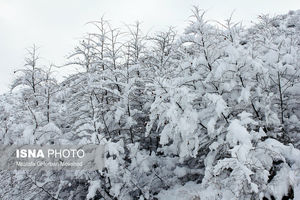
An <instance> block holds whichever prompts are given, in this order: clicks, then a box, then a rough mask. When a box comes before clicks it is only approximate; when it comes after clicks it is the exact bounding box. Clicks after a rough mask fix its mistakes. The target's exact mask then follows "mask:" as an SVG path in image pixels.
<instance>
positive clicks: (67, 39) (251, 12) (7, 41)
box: [0, 0, 300, 93]
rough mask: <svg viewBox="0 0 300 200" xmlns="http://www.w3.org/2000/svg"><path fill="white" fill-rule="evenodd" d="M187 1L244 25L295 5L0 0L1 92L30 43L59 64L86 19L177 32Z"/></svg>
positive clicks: (297, 0)
mask: <svg viewBox="0 0 300 200" xmlns="http://www.w3.org/2000/svg"><path fill="white" fill-rule="evenodd" d="M192 5H198V6H199V7H200V8H203V9H205V10H208V12H207V18H208V19H215V20H219V21H222V20H224V19H227V18H228V17H229V16H230V14H231V12H232V11H235V13H234V19H235V20H236V21H243V23H244V24H246V25H249V24H251V21H257V16H258V15H259V14H262V13H270V14H271V15H275V14H283V13H286V12H288V11H289V10H296V9H300V0H247V1H242V0H226V1H221V0H0V93H3V92H5V91H7V88H8V85H9V83H10V81H11V80H12V78H13V71H14V70H15V69H17V68H20V67H22V66H23V65H24V56H25V53H26V51H25V48H26V47H29V46H31V45H32V44H33V43H35V44H37V45H38V46H39V47H40V56H41V57H42V58H43V63H51V62H52V63H55V64H57V65H59V64H62V63H63V62H64V57H65V56H66V55H67V54H68V53H70V52H71V51H72V49H73V47H74V46H75V44H76V42H77V40H78V39H79V38H80V37H81V36H82V35H83V34H84V33H85V32H86V31H87V29H88V27H87V26H86V25H85V23H86V22H88V21H91V20H97V19H100V17H101V16H102V15H103V14H104V15H105V17H106V18H107V19H110V20H111V22H112V23H113V25H115V26H119V25H120V24H122V23H129V24H131V23H133V22H135V21H136V20H140V21H142V22H143V26H144V30H145V31H146V32H147V31H148V30H150V29H151V30H152V31H157V30H161V29H163V28H165V27H167V26H170V25H172V26H176V27H178V30H179V31H182V29H183V28H184V27H185V25H186V24H187V19H188V17H189V16H190V15H191V12H190V10H191V8H192ZM65 70H68V69H65Z"/></svg>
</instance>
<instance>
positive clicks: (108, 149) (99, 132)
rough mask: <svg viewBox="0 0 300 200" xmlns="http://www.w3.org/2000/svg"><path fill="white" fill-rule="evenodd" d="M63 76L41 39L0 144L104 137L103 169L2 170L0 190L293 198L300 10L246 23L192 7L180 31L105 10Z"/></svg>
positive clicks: (185, 198)
mask: <svg viewBox="0 0 300 200" xmlns="http://www.w3.org/2000/svg"><path fill="white" fill-rule="evenodd" d="M89 24H90V26H93V27H94V29H93V30H95V31H93V32H90V33H87V34H86V36H85V37H84V39H82V40H80V42H79V44H78V46H77V47H76V48H75V49H74V51H73V52H72V53H71V54H70V55H68V58H67V60H66V62H65V63H66V64H65V65H68V66H76V67H77V68H78V67H79V68H80V70H78V72H77V73H73V74H72V75H68V76H66V78H65V79H64V80H63V81H61V82H58V81H57V80H56V78H55V77H54V75H53V72H54V71H57V70H59V67H57V66H48V67H47V66H46V67H42V66H41V65H40V62H39V61H40V60H39V51H38V48H37V47H36V46H33V47H32V48H30V49H28V56H27V57H26V58H25V66H24V67H23V68H20V69H19V70H17V71H15V76H16V78H15V80H14V81H13V83H12V84H11V92H9V93H5V94H3V95H1V96H0V122H1V123H0V143H1V144H6V145H8V144H9V145H12V144H56V145H60V144H61V145H62V144H78V145H79V144H80V145H82V144H102V145H104V146H105V168H104V169H102V170H98V171H72V170H69V171H63V170H60V171H54V170H48V171H38V170H31V171H30V170H28V171H24V170H21V171H13V170H2V171H0V180H1V181H0V199H3V200H7V199H9V200H11V199H16V200H19V199H20V200H21V199H38V200H40V199H69V200H76V199H94V200H96V199H105V200H106V199H119V200H130V199H134V200H146V199H147V200H152V199H153V200H154V199H158V200H161V199H162V200H164V199H182V200H214V199H225V200H235V199H236V200H241V199H251V200H257V199H260V200H274V199H275V200H281V199H300V150H299V149H300V121H299V119H300V11H290V12H289V13H288V14H286V15H278V16H275V17H270V16H268V15H261V16H259V17H258V22H257V23H256V24H253V25H252V26H251V27H249V28H244V27H243V26H242V25H241V23H236V22H233V21H232V20H231V18H230V19H228V20H225V22H224V23H223V22H215V21H209V20H207V19H206V18H205V12H203V11H202V10H200V9H198V8H197V7H195V8H193V10H192V17H191V18H190V22H189V24H188V25H187V27H186V28H185V31H184V33H183V34H180V35H178V34H176V31H175V29H174V28H169V29H167V31H162V32H156V33H149V34H147V35H146V34H144V33H143V32H142V27H141V26H142V24H141V23H139V22H137V23H136V24H134V25H127V26H125V27H122V28H114V27H113V26H112V25H111V24H110V23H109V21H107V20H106V19H105V18H101V19H100V20H99V21H93V22H90V23H89Z"/></svg>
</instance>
